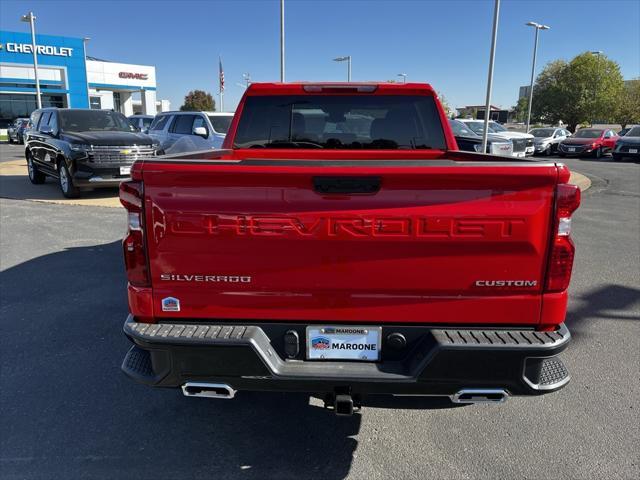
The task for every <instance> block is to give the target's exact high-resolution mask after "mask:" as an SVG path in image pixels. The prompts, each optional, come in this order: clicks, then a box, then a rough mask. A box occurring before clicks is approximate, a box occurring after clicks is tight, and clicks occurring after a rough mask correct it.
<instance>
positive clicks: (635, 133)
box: [624, 127, 640, 137]
mask: <svg viewBox="0 0 640 480" xmlns="http://www.w3.org/2000/svg"><path fill="white" fill-rule="evenodd" d="M624 136H625V137H640V127H633V128H632V129H631V130H629V131H628V132H627V133H625V134H624Z"/></svg>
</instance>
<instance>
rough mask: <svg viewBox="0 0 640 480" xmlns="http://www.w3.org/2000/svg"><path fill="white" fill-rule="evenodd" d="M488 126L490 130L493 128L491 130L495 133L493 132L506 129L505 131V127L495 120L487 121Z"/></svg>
mask: <svg viewBox="0 0 640 480" xmlns="http://www.w3.org/2000/svg"><path fill="white" fill-rule="evenodd" d="M489 128H490V129H491V130H493V131H494V133H495V132H506V131H507V129H506V128H504V127H503V126H502V125H500V124H499V123H497V122H489Z"/></svg>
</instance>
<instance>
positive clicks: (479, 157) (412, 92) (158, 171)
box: [120, 83, 580, 415]
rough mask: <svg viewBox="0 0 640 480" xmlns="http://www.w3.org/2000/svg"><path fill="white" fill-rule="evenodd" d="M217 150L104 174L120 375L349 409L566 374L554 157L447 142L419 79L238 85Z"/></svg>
mask: <svg viewBox="0 0 640 480" xmlns="http://www.w3.org/2000/svg"><path fill="white" fill-rule="evenodd" d="M224 148H225V150H216V151H211V150H208V151H203V152H195V153H190V154H181V155H175V156H165V157H154V158H151V159H145V160H141V161H138V162H136V163H135V164H134V166H133V169H132V180H131V181H128V182H123V183H122V184H121V188H120V199H121V202H122V204H123V205H124V206H125V207H126V209H127V211H128V221H129V230H128V233H127V235H126V237H125V239H124V241H123V246H124V257H125V264H126V270H127V276H128V281H129V286H128V293H129V308H130V315H129V317H128V318H127V320H126V322H125V324H124V332H125V334H126V335H127V336H128V337H129V339H130V340H131V341H132V342H133V344H134V345H133V347H132V348H131V350H130V351H129V353H127V355H126V356H125V359H124V362H123V365H122V369H123V371H124V372H125V373H126V374H127V375H129V376H130V377H132V378H134V379H135V380H137V381H139V382H142V383H145V384H148V385H153V386H160V387H180V388H182V391H183V393H184V394H185V395H186V396H201V397H212V398H232V397H233V396H234V395H235V394H236V392H237V391H242V390H271V391H286V392H310V393H315V394H320V395H323V396H324V398H325V402H326V405H327V407H329V408H332V409H334V410H335V412H336V413H338V414H347V415H348V414H351V413H352V412H353V411H354V408H357V407H358V406H359V404H360V402H361V401H362V397H363V396H364V395H366V394H411V395H438V396H446V397H450V398H451V399H452V400H453V401H454V402H457V403H475V402H503V401H505V400H506V399H507V397H508V396H510V395H540V394H544V393H548V392H552V391H555V390H558V389H560V388H562V387H563V386H564V385H566V384H567V382H568V381H569V374H568V372H567V369H566V368H565V366H564V364H563V363H562V361H561V359H560V358H559V357H558V355H559V354H560V352H562V351H563V350H564V349H565V347H566V346H567V344H568V342H569V339H570V334H569V331H568V329H567V327H566V326H565V325H564V323H563V322H564V319H565V313H566V305H567V287H568V285H569V280H570V277H571V269H572V264H573V258H574V246H573V243H572V241H571V238H570V231H571V215H572V213H573V212H574V210H576V208H578V205H579V203H580V191H579V190H578V188H577V187H576V186H574V185H571V184H569V170H568V169H567V168H566V167H565V166H564V165H562V164H555V163H551V162H544V163H540V162H531V161H529V160H528V159H516V158H513V157H502V156H493V155H485V154H480V153H471V152H461V151H458V148H457V145H456V142H455V138H454V136H453V134H452V132H451V129H450V127H449V123H448V122H447V118H446V115H445V113H444V111H443V109H442V106H441V104H440V102H439V101H438V99H437V96H436V94H435V92H434V90H433V89H432V88H431V87H430V86H429V85H426V84H417V83H407V84H389V83H380V84H376V83H365V84H355V83H349V84H322V83H319V84H304V83H303V84H300V83H296V84H258V83H253V84H252V85H251V86H250V87H249V88H248V89H247V91H246V93H245V95H244V97H243V98H242V100H241V102H240V104H239V106H238V109H237V113H236V115H235V117H234V119H233V122H232V124H231V127H230V129H229V132H228V134H227V137H226V139H225V144H224Z"/></svg>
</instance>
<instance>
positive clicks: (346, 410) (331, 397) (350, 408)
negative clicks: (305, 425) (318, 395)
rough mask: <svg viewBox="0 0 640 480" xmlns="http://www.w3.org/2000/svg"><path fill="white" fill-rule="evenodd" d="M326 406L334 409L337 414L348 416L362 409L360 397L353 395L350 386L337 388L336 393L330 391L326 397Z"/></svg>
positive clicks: (328, 408)
mask: <svg viewBox="0 0 640 480" xmlns="http://www.w3.org/2000/svg"><path fill="white" fill-rule="evenodd" d="M324 408H326V409H327V410H333V411H334V412H335V414H336V415H340V416H345V417H347V416H350V415H353V412H359V411H360V409H361V403H360V397H359V396H357V395H356V397H355V398H354V397H352V396H351V389H350V388H346V389H336V391H335V392H334V393H328V394H327V395H326V396H325V397H324Z"/></svg>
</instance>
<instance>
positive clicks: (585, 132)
mask: <svg viewBox="0 0 640 480" xmlns="http://www.w3.org/2000/svg"><path fill="white" fill-rule="evenodd" d="M602 132H603V130H596V129H593V128H583V129H582V130H578V131H577V132H576V134H575V135H574V136H573V138H598V137H599V136H600V135H602Z"/></svg>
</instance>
